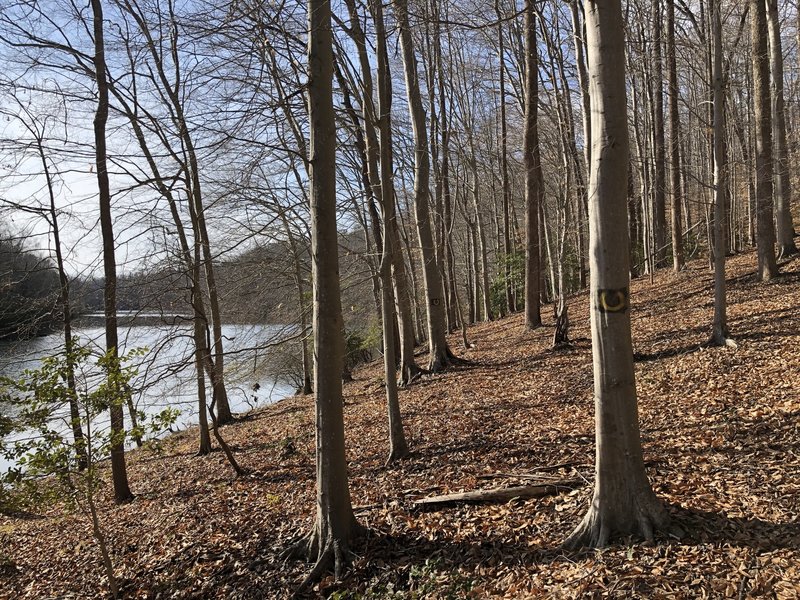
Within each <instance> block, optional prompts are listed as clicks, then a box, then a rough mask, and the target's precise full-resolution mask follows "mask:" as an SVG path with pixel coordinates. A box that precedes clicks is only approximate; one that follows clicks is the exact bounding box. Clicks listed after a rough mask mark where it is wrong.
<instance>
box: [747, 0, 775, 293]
mask: <svg viewBox="0 0 800 600" xmlns="http://www.w3.org/2000/svg"><path fill="white" fill-rule="evenodd" d="M767 40H768V36H767V7H766V5H765V3H764V1H763V0H750V42H751V44H752V46H753V52H752V54H753V86H754V89H753V113H754V119H755V133H756V136H755V137H756V152H755V157H756V230H757V232H756V246H757V248H758V278H759V279H760V280H761V281H769V280H770V279H772V278H773V277H775V276H776V275H777V274H778V265H777V263H776V261H775V226H774V224H773V221H772V220H773V212H774V211H773V204H772V191H773V160H772V109H771V100H770V96H771V95H770V87H769V86H770V76H769V52H768V50H767Z"/></svg>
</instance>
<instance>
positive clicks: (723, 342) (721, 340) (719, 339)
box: [708, 335, 739, 348]
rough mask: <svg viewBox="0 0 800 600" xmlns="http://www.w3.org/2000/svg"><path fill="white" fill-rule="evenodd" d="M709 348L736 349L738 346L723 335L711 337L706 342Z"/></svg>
mask: <svg viewBox="0 0 800 600" xmlns="http://www.w3.org/2000/svg"><path fill="white" fill-rule="evenodd" d="M708 345H709V346H716V347H719V348H738V347H739V345H738V344H737V343H736V342H735V341H733V340H732V339H731V338H729V337H727V336H724V335H713V336H711V339H710V340H708Z"/></svg>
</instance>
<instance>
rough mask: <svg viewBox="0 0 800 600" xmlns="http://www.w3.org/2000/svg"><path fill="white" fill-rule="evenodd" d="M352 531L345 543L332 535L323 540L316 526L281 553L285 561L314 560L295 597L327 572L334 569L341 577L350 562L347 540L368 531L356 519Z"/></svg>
mask: <svg viewBox="0 0 800 600" xmlns="http://www.w3.org/2000/svg"><path fill="white" fill-rule="evenodd" d="M351 528H352V531H351V533H350V536H349V538H348V539H347V540H345V541H344V544H343V543H342V542H341V541H340V540H338V539H334V538H332V537H329V538H328V539H327V540H324V541H323V540H321V539H320V538H321V534H320V530H319V527H318V526H316V525H315V526H314V528H313V529H312V530H311V532H310V533H308V534H306V535H304V536H302V537H300V538H299V539H296V540H295V541H294V542H292V543H291V544H290V545H289V546H288V547H287V548H286V549H285V550H284V551H283V552H281V554H280V559H281V560H282V561H284V562H286V561H289V560H314V566H313V567H312V568H311V571H310V572H309V573H308V575H306V576H305V578H304V579H303V581H302V583H300V585H299V586H298V588H297V589H296V590H295V592H294V594H293V597H298V596H300V595H301V594H303V593H305V592H307V591H308V590H309V589H310V588H311V587H313V586H314V584H316V583H318V582H319V581H320V580H321V579H322V577H323V575H324V574H325V573H329V572H330V571H331V570H333V574H334V576H335V577H336V579H341V576H342V574H343V573H344V570H345V569H346V568H347V566H348V564H349V563H350V550H349V548H348V546H347V542H348V541H350V540H353V539H355V538H357V537H359V536H361V535H363V534H364V533H365V532H366V529H365V528H364V527H362V526H361V525H360V524H359V523H358V522H357V521H355V519H353V523H352V525H351Z"/></svg>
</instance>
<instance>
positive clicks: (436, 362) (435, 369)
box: [428, 346, 470, 373]
mask: <svg viewBox="0 0 800 600" xmlns="http://www.w3.org/2000/svg"><path fill="white" fill-rule="evenodd" d="M467 364H470V362H469V361H467V360H464V359H463V358H459V357H458V356H456V355H455V354H453V352H452V351H451V350H450V346H445V347H444V350H443V351H441V352H437V353H436V355H435V356H434V357H433V358H431V362H430V364H429V365H428V372H429V373H441V372H442V371H444V370H445V369H446V368H447V367H451V366H454V365H467Z"/></svg>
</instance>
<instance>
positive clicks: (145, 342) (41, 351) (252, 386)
mask: <svg viewBox="0 0 800 600" xmlns="http://www.w3.org/2000/svg"><path fill="white" fill-rule="evenodd" d="M91 323H92V321H91V320H89V321H87V322H86V323H85V325H84V326H79V327H77V328H75V330H74V334H75V335H76V336H78V337H79V338H80V341H81V343H82V344H89V345H90V346H91V347H93V348H95V349H96V350H97V352H98V353H101V352H102V351H103V349H104V346H105V330H104V329H103V327H102V326H93V325H92V324H91ZM296 330H297V328H296V326H284V325H241V324H237V325H224V326H223V328H222V334H223V341H224V346H225V355H226V358H225V383H226V387H227V390H228V399H229V401H230V404H231V410H232V411H233V412H234V413H241V412H246V411H248V410H251V409H253V408H255V407H257V406H263V405H265V404H270V403H272V402H275V401H276V400H279V399H281V398H284V397H286V396H289V395H291V394H293V393H294V390H295V387H296V386H295V385H294V384H293V383H292V382H291V381H290V377H289V376H287V375H286V368H285V367H282V366H281V365H282V364H283V363H284V362H285V361H284V360H282V359H281V358H280V356H283V354H282V353H281V351H278V350H275V349H274V348H273V346H274V344H275V343H276V342H277V341H279V340H281V339H284V338H287V337H290V336H292V335H294V334H295V333H296ZM119 337H120V352H121V354H124V353H125V352H127V351H129V350H132V349H135V348H147V353H146V354H145V355H144V356H142V357H137V358H136V359H135V361H134V362H133V363H132V364H136V366H137V367H138V370H139V373H138V375H137V376H136V377H135V378H134V380H133V382H132V383H133V389H134V403H135V405H136V408H137V409H138V410H141V411H144V412H145V413H147V414H156V413H158V412H160V411H161V410H162V409H164V408H168V407H169V408H174V409H177V410H179V411H180V416H179V417H178V420H177V422H176V425H174V426H173V428H177V429H182V428H185V427H187V426H189V425H193V424H196V423H197V418H198V406H197V380H196V372H195V367H194V344H193V341H192V327H191V326H190V325H189V324H186V325H137V324H132V325H130V326H120V328H119ZM288 344H293V345H295V346H297V345H299V342H298V341H290V342H288ZM63 348H64V339H63V334H62V333H58V334H52V335H48V336H44V337H38V338H34V339H30V340H24V341H14V342H0V375H5V376H7V377H11V378H17V377H19V376H20V375H21V374H22V372H23V371H24V370H25V369H35V368H36V367H37V366H38V364H39V362H40V360H41V359H42V358H43V357H45V356H51V355H54V354H57V353H58V352H59V351H61V350H63ZM206 379H208V378H206ZM206 385H207V387H209V385H210V382H209V381H208V380H207V381H206ZM210 399H211V395H210V389H209V390H208V400H209V401H210ZM3 410H9V408H8V407H3V406H0V411H3ZM125 413H126V414H125V419H126V426H128V425H130V421H129V418H128V414H127V409H126V411H125ZM64 414H66V410H65V413H64ZM106 423H107V421H106ZM100 425H103V423H101V424H100ZM64 429H65V430H66V429H67V427H66V421H65V423H64ZM8 466H9V464H8V463H7V462H5V461H4V460H3V459H2V458H1V457H0V471H5V470H6V468H7V467H8Z"/></svg>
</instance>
